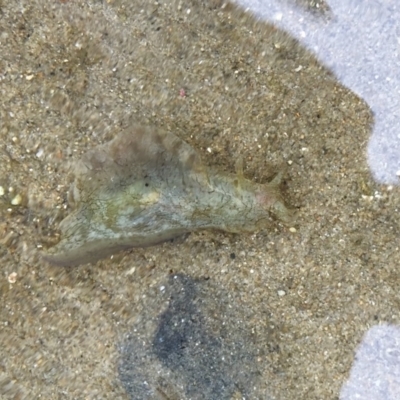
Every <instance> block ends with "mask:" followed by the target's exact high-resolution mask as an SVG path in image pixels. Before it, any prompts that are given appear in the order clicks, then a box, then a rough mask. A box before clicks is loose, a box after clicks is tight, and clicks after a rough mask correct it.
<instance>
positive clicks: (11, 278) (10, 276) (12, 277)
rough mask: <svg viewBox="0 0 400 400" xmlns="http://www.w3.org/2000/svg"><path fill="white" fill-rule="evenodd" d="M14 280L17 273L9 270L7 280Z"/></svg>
mask: <svg viewBox="0 0 400 400" xmlns="http://www.w3.org/2000/svg"><path fill="white" fill-rule="evenodd" d="M16 281H17V273H16V272H11V274H10V275H8V282H10V283H15V282H16Z"/></svg>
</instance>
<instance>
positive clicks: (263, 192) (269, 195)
mask: <svg viewBox="0 0 400 400" xmlns="http://www.w3.org/2000/svg"><path fill="white" fill-rule="evenodd" d="M281 181H282V174H281V173H279V174H278V175H277V176H276V177H275V178H274V179H273V180H272V181H271V182H269V183H267V184H265V185H261V188H260V190H259V191H257V193H256V199H257V203H258V204H259V205H260V206H261V207H262V208H263V209H264V210H266V211H268V212H269V213H271V214H273V215H274V216H275V217H276V218H277V219H279V220H280V221H282V222H283V223H284V224H287V225H289V224H290V223H292V222H293V219H294V212H293V210H290V209H288V208H287V207H286V205H285V201H284V198H283V195H282V192H281V190H280V185H281Z"/></svg>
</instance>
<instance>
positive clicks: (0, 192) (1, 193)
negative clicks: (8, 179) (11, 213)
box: [0, 186, 4, 196]
mask: <svg viewBox="0 0 400 400" xmlns="http://www.w3.org/2000/svg"><path fill="white" fill-rule="evenodd" d="M0 196H4V188H3V186H0Z"/></svg>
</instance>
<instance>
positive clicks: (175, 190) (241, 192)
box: [44, 127, 290, 265]
mask: <svg viewBox="0 0 400 400" xmlns="http://www.w3.org/2000/svg"><path fill="white" fill-rule="evenodd" d="M75 174H76V180H75V184H74V188H73V189H74V190H73V193H74V196H75V198H76V200H77V201H78V204H79V206H78V208H77V209H76V210H75V211H74V212H73V213H72V214H70V215H69V216H68V217H67V218H66V219H65V220H64V221H62V223H61V225H60V229H61V231H62V234H63V236H62V240H61V241H60V242H59V243H58V244H57V245H56V246H55V247H53V248H51V249H50V250H49V252H48V253H47V254H46V255H45V256H44V258H45V259H46V260H48V261H49V262H51V263H54V264H59V265H77V264H82V263H86V262H91V261H96V260H98V259H100V258H103V257H105V256H108V255H111V254H113V253H115V252H117V251H120V250H123V249H128V248H132V247H144V246H151V245H154V244H157V243H160V242H163V241H166V240H169V239H172V238H175V237H177V236H179V235H182V234H184V233H187V232H193V231H195V230H199V229H207V228H214V229H221V230H224V231H227V232H236V233H238V232H252V231H255V230H258V229H260V228H262V227H263V225H264V224H265V220H266V219H268V218H269V217H270V213H271V212H272V213H274V214H276V215H277V216H278V218H280V219H282V220H284V221H285V220H288V218H289V217H290V213H289V211H288V210H287V209H286V208H285V206H284V203H283V201H282V199H281V196H280V193H279V190H278V183H279V182H275V181H274V182H272V183H270V184H266V185H261V184H257V183H253V182H251V181H248V180H246V179H244V178H243V174H242V172H241V171H240V170H239V171H238V174H237V175H234V174H226V173H219V172H217V171H214V170H213V169H210V168H207V167H206V166H204V165H203V164H202V163H201V160H200V158H199V156H198V154H197V153H196V152H195V151H194V150H193V149H192V148H191V147H190V146H189V145H188V144H187V143H185V142H183V141H182V140H180V139H179V138H178V137H176V136H175V135H173V134H171V133H166V132H159V131H156V130H154V129H151V128H142V127H135V128H134V129H132V130H131V131H130V132H129V133H127V132H123V133H120V134H119V135H118V136H117V137H116V138H114V139H113V140H112V141H111V142H109V143H107V144H105V145H101V146H98V147H97V148H95V149H93V150H91V151H89V152H88V153H87V154H86V155H85V156H84V157H83V159H82V160H81V161H80V162H79V164H78V167H77V169H76V172H75Z"/></svg>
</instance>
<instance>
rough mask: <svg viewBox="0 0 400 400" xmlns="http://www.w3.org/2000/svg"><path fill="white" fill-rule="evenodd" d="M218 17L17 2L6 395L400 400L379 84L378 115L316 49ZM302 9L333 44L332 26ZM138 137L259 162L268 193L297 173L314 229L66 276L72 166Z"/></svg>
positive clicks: (4, 319)
mask: <svg viewBox="0 0 400 400" xmlns="http://www.w3.org/2000/svg"><path fill="white" fill-rule="evenodd" d="M199 3H200V2H198V1H192V2H185V3H180V2H178V1H170V2H168V3H166V4H164V3H159V2H152V3H150V2H148V1H144V0H143V1H135V2H132V1H129V0H120V1H117V0H115V1H109V2H104V3H101V2H98V1H94V2H87V3H79V2H75V1H61V2H53V3H52V4H51V6H49V3H48V2H47V1H45V0H33V1H20V2H8V3H7V4H6V3H4V2H3V3H0V4H1V18H0V32H1V33H0V45H1V48H2V56H1V59H0V93H1V98H0V104H1V107H0V143H1V147H0V169H1V170H0V186H1V187H2V190H0V236H1V243H0V257H1V265H2V271H3V274H2V279H1V280H0V297H1V300H0V301H1V304H2V308H1V311H0V326H1V329H0V345H1V349H2V361H1V364H0V365H1V368H0V394H1V397H2V398H5V399H14V398H21V399H32V398H39V397H40V396H41V397H42V398H46V399H52V398H54V399H59V398H60V399H76V398H88V399H100V398H101V399H116V398H117V399H204V398H207V399H218V400H220V399H239V398H240V399H242V398H246V399H265V398H269V399H279V400H280V399H282V400H286V399H292V398H297V399H303V398H304V399H321V398H323V399H337V398H338V397H341V398H343V399H352V398H354V397H355V395H356V394H357V391H360V390H361V389H360V388H362V390H364V389H365V387H368V385H371V386H370V387H371V390H370V391H369V393H373V394H374V395H375V393H377V394H376V395H375V396H376V397H374V398H376V399H378V398H379V399H380V398H389V399H390V398H397V397H398V384H397V380H396V379H398V377H397V375H396V371H397V359H398V357H397V353H396V347H397V340H398V339H397V336H398V333H397V329H398V328H397V326H398V324H399V322H400V312H399V301H400V298H399V290H398V287H399V283H400V275H399V272H398V259H399V255H398V254H399V245H398V236H399V232H400V226H399V222H398V217H397V215H398V210H399V207H400V202H399V188H398V187H397V186H396V185H394V184H393V185H392V186H388V185H382V184H380V183H378V181H377V180H376V179H374V178H379V179H381V180H385V179H386V178H387V177H388V179H389V178H390V181H392V178H393V171H394V169H393V168H392V166H393V165H394V164H393V163H391V162H389V161H390V158H389V159H388V162H387V164H388V165H390V166H391V167H390V168H389V167H388V168H387V169H385V168H384V169H383V170H380V169H376V168H375V167H374V166H373V164H371V156H370V153H367V151H368V146H369V145H368V143H371V141H370V138H371V135H373V136H372V137H375V136H377V134H376V129H377V126H378V119H377V111H376V110H375V109H374V107H375V106H374V105H375V104H381V103H380V102H379V101H378V100H377V99H375V100H374V101H376V102H375V103H374V101H373V99H374V98H375V97H376V98H377V96H378V97H379V93H378V94H376V92H375V89H374V90H372V88H375V87H376V86H373V85H372V86H371V91H370V97H368V96H365V97H364V100H363V99H362V98H361V97H360V96H363V95H364V92H362V90H363V86H362V85H360V86H354V87H352V86H351V84H350V83H349V82H347V81H344V80H339V79H338V78H341V79H342V75H340V73H339V72H337V71H336V70H335V71H334V72H335V73H332V72H331V71H330V70H329V69H328V68H327V67H326V66H325V65H324V63H323V62H321V60H322V58H319V57H321V56H320V53H318V52H317V53H314V52H312V51H310V50H307V49H306V48H305V46H306V45H307V46H308V43H306V42H303V44H301V43H300V42H299V41H298V40H295V39H294V38H293V37H292V36H291V35H290V34H288V33H285V32H283V31H282V30H280V29H277V28H276V25H272V24H270V23H268V22H263V21H256V20H255V18H254V17H253V16H252V15H251V14H250V13H243V12H242V11H240V10H238V9H236V7H234V6H233V5H223V4H222V2H219V1H212V0H210V2H206V3H205V4H203V3H202V4H199ZM287 4H288V8H287V9H283V11H285V10H289V11H290V10H292V11H293V10H294V8H293V6H290V4H291V3H290V2H287ZM329 4H330V8H331V12H332V13H333V14H334V13H335V12H337V13H338V15H340V16H343V14H346V13H344V12H341V11H340V10H341V8H340V7H339V5H340V4H339V3H338V4H336V3H334V2H332V3H329ZM374 4H375V3H374ZM349 10H353V8H349ZM278 11H279V10H278ZM283 11H281V14H282V15H281V17H280V18H278V19H279V20H280V21H285V18H286V16H287V15H289V14H285V13H284V12H283ZM289 11H288V12H289ZM349 12H350V11H349ZM296 13H300V14H302V15H303V16H304V18H306V19H307V18H308V20H309V21H310V22H309V23H310V25H303V24H300V25H296V24H295V23H293V26H294V28H295V27H297V28H298V27H299V26H300V27H306V28H307V27H308V26H311V27H313V28H314V27H315V29H316V33H315V36H313V37H315V40H317V38H320V39H318V40H322V39H323V38H325V39H326V40H328V39H327V38H326V36H324V35H327V32H328V31H329V29H330V28H329V29H328V26H329V24H330V23H332V22H331V21H329V20H328V21H326V20H324V19H323V18H322V17H311V16H310V15H309V13H308V12H305V11H301V10H297V11H296ZM296 13H295V14H291V18H292V20H293V21H294V22H295V21H296V18H298V15H300V14H296ZM395 13H396V9H395V8H393V9H392V10H391V14H392V15H394V14H395ZM274 15H275V14H274ZM317 15H318V14H317ZM373 15H374V13H373V12H372V11H371V14H367V15H366V16H365V18H367V20H368V21H372V20H373ZM324 18H325V17H324ZM343 18H344V17H343ZM368 18H369V19H368ZM333 20H334V21H335V19H333ZM339 20H340V19H339ZM390 21H391V20H390ZM390 21H389V23H388V24H387V25H385V24H383V25H382V24H381V23H379V24H380V26H383V27H385V29H388V30H390V29H393V25H391V23H390ZM278 22H279V21H278ZM278 22H277V21H276V20H275V21H274V24H277V23H278ZM335 24H338V23H336V22H335ZM321 26H322V27H323V28H321ZM294 28H293V29H294ZM297 28H296V29H297ZM352 28H353V27H352ZM356 28H357V26H354V29H356ZM308 29H309V30H308V31H305V32H308V33H309V32H310V29H311V28H308ZM319 29H320V30H319ZM357 29H358V30H357ZM357 29H356V31H357V32H362V30H361V27H359V28H357ZM382 29H383V28H382ZM318 32H322V33H318ZM329 32H331V31H329ZM292 34H293V35H296V32H292ZM319 34H320V35H321V36H318V35H319ZM359 35H360V37H362V33H360V34H359ZM311 36H312V35H311ZM377 37H378V36H377ZM299 40H300V41H302V40H303V38H301V37H300V39H299ZM343 40H344V39H340V40H338V43H339V42H340V43H343ZM322 42H323V40H322ZM334 42H335V41H333V40H332V43H331V42H329V46H332V48H333V49H336V50H335V52H336V53H333V54H334V55H335V56H334V58H332V60H334V61H335V62H336V63H337V65H342V66H343V65H344V63H345V61H342V60H341V59H340V57H339V55H338V53H337V51H339V50H338V49H339V47H337V48H335V47H334ZM388 42H389V43H392V42H390V40H388ZM310 43H311V42H310ZM365 43H366V42H365ZM303 46H304V47H303ZM321 46H322V45H321ZM363 46H364V42H363V41H362V40H361V39H360V46H359V47H360V51H361V49H362V48H363ZM357 50H358V49H357ZM360 54H361V53H360ZM373 56H374V57H375V54H373ZM369 57H372V56H369ZM382 57H383V56H382ZM354 59H355V60H358V59H359V56H351V57H350V56H349V58H348V59H347V60H354ZM379 60H380V59H379ZM372 63H373V61H371V65H372ZM327 64H328V62H327ZM386 64H387V63H386ZM329 66H330V67H332V65H330V64H329ZM359 68H361V69H360V71H363V70H362V67H359ZM382 68H383V66H382ZM356 70H357V67H356V64H355V63H352V64H351V66H350V67H349V71H350V72H351V71H356ZM339 71H340V70H339ZM341 71H343V76H347V75H346V73H347V72H346V71H347V70H346V68H344V67H343V69H342V70H341ZM368 71H369V70H368ZM352 74H353V75H354V76H355V77H356V78H357V77H358V76H357V73H356V72H352ZM348 76H350V75H348ZM363 76H364V75H362V74H361V73H360V79H359V80H358V81H357V80H356V82H361V81H362V80H363V78H362V77H363ZM365 79H369V78H368V77H367V78H365ZM393 79H394V78H393ZM382 85H383V83H382ZM378 87H379V86H378ZM382 87H383V86H382ZM356 88H361V89H359V90H358V89H357V90H356ZM385 90H386V89H385ZM390 90H392V89H390ZM354 92H355V93H356V94H355V93H354ZM388 93H389V95H390V96H392V97H393V99H392V102H389V103H385V102H383V103H382V106H383V105H385V104H397V103H396V101H397V100H396V99H395V96H394V93H393V91H391V92H390V91H389V92H388ZM390 93H392V94H390ZM374 96H375V97H374ZM385 101H386V100H385ZM367 103H371V104H367ZM376 107H378V105H377V106H376ZM385 107H386V106H385ZM371 108H372V111H373V112H374V115H373V113H372V111H371ZM383 114H385V112H384V111H382V115H383ZM385 115H386V114H385ZM374 118H375V119H374ZM387 118H389V117H387ZM390 118H394V117H390ZM385 121H386V122H384V123H387V120H385ZM390 121H392V122H391V123H392V125H393V127H394V126H395V122H393V121H395V120H394V119H393V120H389V122H390ZM373 122H374V123H375V125H373ZM133 123H139V124H144V125H152V126H155V127H160V128H162V129H163V130H166V131H169V132H173V133H174V134H175V135H177V136H178V137H180V138H181V139H183V140H184V141H186V142H187V143H189V144H190V146H192V147H193V148H194V149H196V151H197V152H198V153H199V154H200V156H201V158H202V159H203V161H204V163H205V164H207V165H211V166H214V167H217V168H218V169H220V170H224V171H227V172H234V170H235V164H236V160H237V159H238V158H239V157H243V159H244V167H245V168H244V175H245V177H246V178H248V179H250V180H252V181H256V182H260V183H265V182H268V181H270V179H271V178H272V177H273V176H275V175H276V173H277V172H279V171H282V172H283V173H284V176H285V179H284V181H285V182H284V183H283V184H282V192H283V193H284V196H285V202H287V204H289V205H290V206H291V207H292V208H294V209H295V210H296V211H297V219H296V221H295V223H294V224H293V225H292V226H284V225H282V224H281V223H280V222H279V221H276V220H274V219H273V218H271V220H267V221H266V223H265V226H264V227H263V229H261V230H260V231H259V232H256V233H254V234H250V233H249V234H247V233H243V234H229V233H223V232H217V231H206V232H202V231H201V232H197V233H193V234H190V235H189V236H188V237H187V238H186V239H183V240H181V241H179V242H177V243H176V242H174V243H165V244H163V245H160V246H155V247H149V248H145V249H142V248H139V249H134V250H131V251H127V252H125V253H117V254H114V255H113V256H112V257H110V258H107V259H104V260H102V261H99V262H98V263H97V264H94V265H91V264H88V265H83V266H79V267H75V268H60V267H53V266H50V265H48V264H46V263H45V262H44V261H43V260H42V258H41V254H42V251H43V250H44V249H47V248H50V247H52V246H54V245H55V244H56V243H57V242H58V241H59V240H60V236H59V231H58V226H59V223H60V221H61V220H63V219H64V218H65V217H66V216H67V215H69V214H70V213H71V212H72V209H73V207H74V204H73V202H72V201H71V198H72V196H71V194H68V189H69V187H70V184H71V178H70V175H69V172H70V170H71V169H73V167H74V165H76V163H77V162H78V160H80V159H81V157H82V154H84V153H85V152H87V151H88V150H89V149H93V148H95V146H96V145H98V144H100V143H106V142H108V141H109V140H111V139H112V138H113V137H115V136H116V134H117V133H118V132H120V131H121V130H122V129H127V128H129V126H130V125H131V124H133ZM377 137H379V134H378V136H377ZM382 137H383V136H381V139H379V140H383V139H382ZM395 147H396V145H393V144H390V148H391V149H395ZM379 149H380V147H379V146H378V150H379ZM379 151H380V150H379ZM368 154H369V156H368ZM389 154H390V152H389ZM393 154H394V153H393ZM396 162H397V161H396ZM371 165H372V166H371ZM371 171H372V173H371ZM366 349H367V351H366ZM374 351H375V353H376V354H377V356H376V357H377V358H376V360H377V361H375V362H374V358H373V354H374ZM356 355H357V357H356V358H355V356H356ZM371 364H375V372H376V373H375V377H376V376H377V375H379V378H380V381H379V385H378V384H375V383H376V381H374V376H373V375H372V376H370V375H369V372H370V371H371V368H370V365H371ZM389 365H390V366H391V368H390V370H389V369H388V366H389ZM380 366H381V369H380V370H379V374H378V373H377V372H378V368H379V367H380ZM385 385H386V386H385ZM373 389H374V390H373ZM375 389H376V390H375ZM359 393H361V392H359ZM382 393H383V394H382ZM379 395H381V396H386V397H379ZM390 396H392V397H390Z"/></svg>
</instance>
